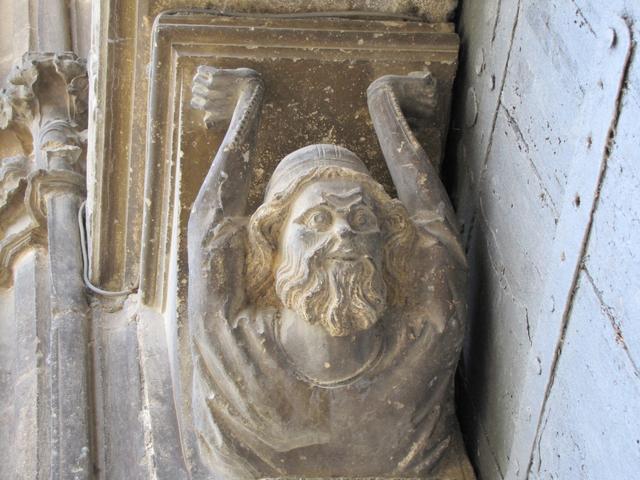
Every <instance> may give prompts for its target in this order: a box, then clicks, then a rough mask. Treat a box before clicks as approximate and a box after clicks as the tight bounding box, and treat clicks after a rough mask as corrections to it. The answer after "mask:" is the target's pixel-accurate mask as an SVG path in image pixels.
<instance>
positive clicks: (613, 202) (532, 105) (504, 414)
mask: <svg viewBox="0 0 640 480" xmlns="http://www.w3.org/2000/svg"><path fill="white" fill-rule="evenodd" d="M639 14H640V10H639V9H638V7H637V4H635V3H634V2H623V1H616V2H608V3H607V4H606V5H605V4H602V3H599V2H596V1H590V0H585V1H575V2H561V1H555V0H545V1H542V2H526V1H516V2H506V1H499V0H494V1H489V2H465V3H464V5H463V6H462V10H461V15H460V22H459V33H460V35H461V41H462V45H463V47H462V52H461V69H460V71H459V77H458V85H457V95H454V98H457V107H456V108H457V111H456V113H455V118H454V124H453V126H452V131H453V132H454V135H455V138H454V141H453V142H452V151H454V152H455V155H456V157H457V162H456V165H457V171H455V172H452V175H453V177H454V180H453V182H454V183H455V184H456V185H455V190H456V192H457V194H456V195H457V205H458V212H459V217H460V219H461V220H462V223H463V226H464V235H465V236H466V238H467V240H466V242H467V249H468V253H469V256H470V259H471V264H472V269H473V274H472V276H473V282H472V286H471V291H472V296H473V298H474V300H473V301H472V309H471V312H472V314H471V328H470V331H469V335H468V340H467V345H466V351H465V355H464V359H463V365H462V377H463V387H462V390H463V391H462V392H461V397H462V401H461V408H460V411H461V413H462V414H463V416H464V417H465V420H464V422H463V425H465V426H466V430H467V435H468V447H469V451H470V454H471V455H472V456H473V457H475V463H476V466H477V468H478V470H479V472H480V476H481V478H483V479H486V480H493V479H499V478H507V479H519V478H563V479H564V478H592V479H599V480H600V479H619V478H633V477H634V476H635V475H636V473H637V471H638V469H639V468H640V453H639V452H640V450H639V449H638V442H639V441H640V437H639V436H638V433H637V432H638V431H639V430H640V416H639V415H638V409H637V405H638V398H639V394H640V378H639V377H640V371H639V370H638V365H639V363H638V362H639V361H640V330H639V328H638V323H637V322H636V321H635V320H636V318H635V317H637V311H638V306H639V305H638V301H639V300H638V298H639V297H638V285H639V284H640V282H639V280H640V278H639V277H638V274H639V272H640V260H639V257H638V254H637V252H636V251H635V248H634V246H635V245H637V244H638V241H639V240H640V238H639V235H640V233H639V232H640V229H639V228H638V218H640V207H639V206H638V202H637V201H636V200H635V199H636V197H637V196H638V194H640V183H639V178H640V177H639V175H640V171H639V170H638V153H637V147H636V145H637V143H638V139H639V134H638V128H637V118H638V114H639V103H638V85H639V83H638V80H639V78H638V75H639V73H640V64H639V63H638V60H637V55H636V42H637V38H638V27H637V18H638V15H639Z"/></svg>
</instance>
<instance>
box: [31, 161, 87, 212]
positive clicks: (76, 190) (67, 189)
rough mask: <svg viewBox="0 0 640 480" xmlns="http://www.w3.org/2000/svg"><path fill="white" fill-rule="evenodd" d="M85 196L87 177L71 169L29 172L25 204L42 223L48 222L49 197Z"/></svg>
mask: <svg viewBox="0 0 640 480" xmlns="http://www.w3.org/2000/svg"><path fill="white" fill-rule="evenodd" d="M69 194H70V195H76V196H78V197H84V196H85V178H84V176H83V175H81V174H79V173H76V172H73V171H69V170H36V171H35V172H32V173H31V174H29V177H28V184H27V190H26V193H25V199H24V200H25V205H26V207H27V210H28V211H29V213H30V214H31V216H32V217H33V218H34V219H35V220H36V222H37V223H38V224H40V225H44V224H46V217H47V199H48V198H50V197H51V196H55V195H69Z"/></svg>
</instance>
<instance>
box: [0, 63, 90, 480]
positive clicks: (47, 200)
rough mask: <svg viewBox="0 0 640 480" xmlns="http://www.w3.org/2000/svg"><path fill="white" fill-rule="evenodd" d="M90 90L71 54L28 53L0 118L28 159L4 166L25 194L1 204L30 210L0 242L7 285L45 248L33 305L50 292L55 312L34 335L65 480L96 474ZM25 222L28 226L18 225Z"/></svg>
mask: <svg viewBox="0 0 640 480" xmlns="http://www.w3.org/2000/svg"><path fill="white" fill-rule="evenodd" d="M86 86H87V81H86V71H85V65H84V62H83V61H81V60H79V59H78V58H77V57H76V56H75V55H73V54H60V55H57V54H48V53H46V54H39V53H28V54H25V56H24V57H23V58H22V62H21V63H20V64H19V65H17V66H16V68H15V70H14V72H13V73H12V75H11V77H10V79H9V87H8V88H7V89H5V90H4V91H3V96H2V116H0V127H2V128H3V129H5V130H7V131H13V133H14V134H15V136H16V137H18V138H19V139H20V142H21V143H22V145H23V148H24V153H25V154H24V155H22V156H20V157H18V158H16V159H13V160H12V161H11V162H9V161H8V160H7V159H5V160H4V162H3V166H4V164H6V165H7V167H8V166H9V165H10V166H11V167H12V172H13V176H12V177H11V176H9V175H5V177H4V178H3V180H5V182H8V181H9V180H13V182H14V183H15V184H17V185H23V186H24V188H23V189H22V191H21V192H20V191H16V189H15V188H14V190H13V192H14V195H12V196H11V198H7V202H6V205H5V207H7V208H8V207H9V206H14V205H13V204H14V203H18V202H19V200H22V203H23V204H24V207H23V208H19V207H18V206H17V205H16V206H14V208H15V209H16V211H19V212H21V213H22V215H21V217H22V221H21V222H18V221H15V223H16V227H17V229H18V231H17V232H13V233H12V234H10V235H6V236H4V238H2V239H1V240H0V260H2V263H3V264H4V266H6V269H4V270H3V275H2V280H3V281H4V283H5V284H6V285H10V284H11V283H12V282H13V275H12V274H11V271H12V267H13V265H14V262H15V261H16V260H17V259H18V258H19V257H20V255H21V253H22V252H23V251H28V250H29V249H32V248H34V247H36V246H41V247H46V250H47V252H48V262H47V263H48V270H49V271H48V279H49V282H50V288H49V289H47V290H49V291H48V292H46V291H42V290H41V289H40V290H36V295H37V296H40V298H36V302H43V301H44V299H43V298H42V296H43V295H48V296H49V299H48V302H49V308H50V311H49V317H50V328H49V330H48V331H47V332H44V333H43V334H42V335H41V336H39V338H38V340H39V342H47V343H48V348H47V349H46V350H47V351H48V352H49V356H48V358H47V359H46V363H47V365H48V367H47V371H48V373H49V385H48V389H47V391H49V392H50V398H49V401H48V402H47V404H49V405H50V408H51V410H50V415H49V421H50V429H49V430H48V431H47V432H46V434H47V438H49V439H50V445H43V446H42V449H43V450H49V452H50V459H51V462H50V471H49V475H48V476H49V477H50V478H61V479H67V478H68V479H83V478H89V477H90V472H91V471H92V468H91V454H90V452H91V445H90V443H91V436H90V433H89V432H90V428H89V425H90V413H89V412H90V410H89V397H90V395H89V388H88V385H89V354H88V338H89V336H88V303H87V298H86V295H85V290H84V282H83V274H82V272H83V264H82V253H81V252H82V251H81V243H80V234H79V229H78V209H79V207H80V204H81V202H82V201H83V199H84V197H85V166H84V138H85V134H84V132H85V129H86V93H87V92H86ZM5 169H6V168H5ZM9 200H12V201H13V202H10V201H9ZM24 223H26V224H27V225H28V227H22V229H20V225H21V224H24ZM7 230H8V231H10V230H12V229H10V228H8V229H7ZM14 230H15V229H14ZM24 289H25V288H24V286H22V287H21V290H24ZM36 441H37V442H38V443H39V444H40V441H41V439H40V438H38V439H37V440H36ZM16 472H18V473H19V472H20V466H19V465H17V466H16Z"/></svg>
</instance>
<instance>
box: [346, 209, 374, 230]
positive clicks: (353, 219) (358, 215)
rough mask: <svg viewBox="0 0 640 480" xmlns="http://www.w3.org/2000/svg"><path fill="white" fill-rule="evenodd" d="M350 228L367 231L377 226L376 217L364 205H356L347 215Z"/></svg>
mask: <svg viewBox="0 0 640 480" xmlns="http://www.w3.org/2000/svg"><path fill="white" fill-rule="evenodd" d="M349 223H350V224H351V228H353V229H354V230H357V231H369V230H375V229H377V228H378V219H377V218H376V216H375V215H374V214H373V212H372V211H371V210H370V209H368V208H365V207H358V208H356V209H355V210H353V211H352V212H351V214H350V216H349Z"/></svg>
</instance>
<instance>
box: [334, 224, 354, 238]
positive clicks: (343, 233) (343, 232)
mask: <svg viewBox="0 0 640 480" xmlns="http://www.w3.org/2000/svg"><path fill="white" fill-rule="evenodd" d="M336 234H337V235H338V237H340V238H351V237H353V234H354V231H353V230H352V229H351V227H350V226H349V224H348V223H347V222H340V223H339V224H338V225H336Z"/></svg>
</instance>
